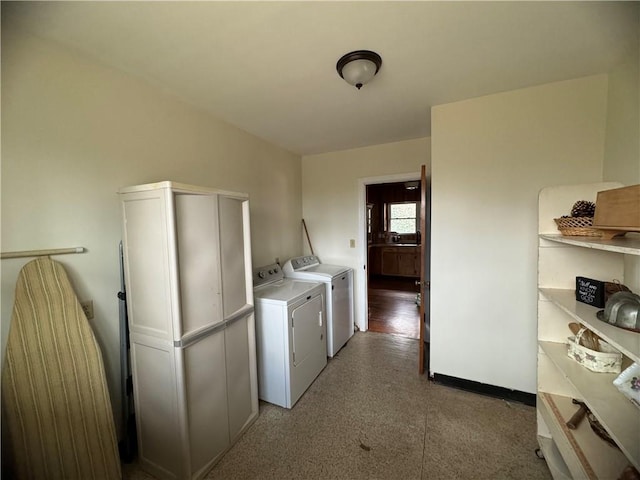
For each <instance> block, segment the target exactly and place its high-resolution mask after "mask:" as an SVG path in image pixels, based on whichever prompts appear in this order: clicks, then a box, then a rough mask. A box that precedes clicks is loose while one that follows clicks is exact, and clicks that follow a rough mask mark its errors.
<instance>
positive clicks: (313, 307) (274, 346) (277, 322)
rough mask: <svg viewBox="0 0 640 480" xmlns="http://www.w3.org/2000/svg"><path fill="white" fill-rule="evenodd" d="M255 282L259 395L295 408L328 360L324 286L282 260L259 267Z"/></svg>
mask: <svg viewBox="0 0 640 480" xmlns="http://www.w3.org/2000/svg"><path fill="white" fill-rule="evenodd" d="M253 286H254V289H253V296H254V302H255V318H256V351H257V363H258V397H259V398H260V399H261V400H264V401H266V402H269V403H273V404H275V405H279V406H281V407H285V408H292V407H293V406H294V405H295V403H296V402H297V401H298V399H299V398H300V397H301V396H302V394H303V393H304V392H305V391H306V390H307V388H309V386H310V385H311V384H312V383H313V381H314V380H315V379H316V377H317V376H318V375H319V374H320V372H322V370H323V369H324V367H325V366H326V365H327V342H326V334H327V327H326V322H325V307H324V305H325V301H324V295H325V288H324V285H323V284H322V283H319V282H310V281H301V280H293V279H289V278H284V273H283V271H282V269H281V268H280V266H279V265H278V264H273V265H268V266H266V267H260V268H257V269H255V270H254V272H253Z"/></svg>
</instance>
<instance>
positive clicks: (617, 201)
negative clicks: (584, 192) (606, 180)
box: [593, 185, 640, 238]
mask: <svg viewBox="0 0 640 480" xmlns="http://www.w3.org/2000/svg"><path fill="white" fill-rule="evenodd" d="M593 228H597V229H599V230H603V231H604V235H603V237H604V238H613V237H615V236H618V235H624V234H625V233H627V232H640V185H632V186H630V187H622V188H614V189H612V190H604V191H601V192H598V196H597V199H596V212H595V215H594V218H593Z"/></svg>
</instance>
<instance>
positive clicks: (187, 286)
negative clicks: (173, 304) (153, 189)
mask: <svg viewBox="0 0 640 480" xmlns="http://www.w3.org/2000/svg"><path fill="white" fill-rule="evenodd" d="M174 204H175V212H176V213H175V217H176V218H175V223H176V243H177V245H176V246H177V250H178V255H177V259H178V276H179V284H180V307H181V308H180V311H181V317H182V321H181V323H180V324H179V325H177V326H176V328H177V329H179V330H180V337H182V336H184V335H187V334H189V333H192V332H194V331H197V330H199V329H201V328H203V327H207V326H213V325H215V324H217V323H220V322H221V321H222V311H221V305H220V304H221V298H220V256H219V248H218V208H217V196H216V195H191V194H184V193H180V194H176V195H175V196H174ZM180 337H179V338H180Z"/></svg>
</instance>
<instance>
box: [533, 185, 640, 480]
mask: <svg viewBox="0 0 640 480" xmlns="http://www.w3.org/2000/svg"><path fill="white" fill-rule="evenodd" d="M619 186H620V184H617V183H599V184H589V185H573V186H565V187H549V188H546V189H544V190H542V191H541V192H540V197H539V244H538V245H539V248H538V401H537V409H538V440H539V444H540V448H541V450H542V452H543V453H544V455H545V459H546V460H547V463H548V464H549V468H550V470H551V472H552V474H553V476H554V478H556V479H561V478H562V479H566V478H588V479H617V478H618V477H619V476H620V473H621V472H622V470H623V469H624V468H625V467H626V466H628V465H633V466H634V467H635V468H637V469H638V470H640V409H638V408H637V407H636V406H635V405H634V404H633V403H631V402H630V401H629V400H628V399H627V398H626V397H624V396H623V395H622V394H621V393H620V392H619V391H618V390H617V389H616V388H615V386H614V385H613V380H614V379H615V378H616V377H617V374H607V373H594V372H591V371H589V370H588V369H586V368H585V367H583V366H581V365H579V364H578V363H577V362H575V361H574V360H572V359H571V358H569V357H568V356H567V345H566V343H567V337H569V336H570V335H571V332H570V330H569V328H568V324H569V323H571V322H578V323H580V324H581V325H583V326H585V327H586V328H588V329H590V330H592V331H593V332H595V333H596V334H598V335H599V336H600V337H601V338H602V339H604V340H605V341H607V342H608V343H609V344H610V345H612V346H613V347H615V348H616V349H618V350H619V351H620V352H621V353H622V354H623V355H624V358H623V365H622V368H623V369H624V368H626V367H627V366H628V365H630V364H631V363H632V362H640V334H638V333H635V332H630V331H626V330H623V329H620V328H618V327H615V326H613V325H610V324H608V323H606V322H603V321H600V320H598V319H597V317H596V313H597V312H598V310H599V309H598V308H595V307H592V306H590V305H586V304H584V303H580V302H577V301H576V300H575V277H576V276H585V277H589V278H595V279H598V280H604V281H612V280H619V281H620V282H622V283H624V275H625V271H624V265H625V262H624V258H625V256H626V255H634V256H640V238H639V237H638V236H636V235H627V236H625V237H617V238H614V239H612V240H601V239H599V238H597V237H563V236H562V235H560V234H558V231H557V229H556V227H555V224H554V222H553V218H558V217H560V216H561V215H566V214H567V213H568V212H569V211H570V209H571V206H572V205H573V203H574V202H575V201H577V200H591V201H595V198H596V194H597V192H598V191H602V190H608V189H611V188H617V187H619ZM572 399H577V400H580V401H583V402H584V403H586V404H587V406H588V407H589V409H590V410H591V411H592V412H593V414H594V416H595V417H596V418H597V419H598V421H599V422H600V423H601V425H602V426H603V427H604V428H605V429H606V430H607V432H608V433H609V435H610V436H611V437H612V439H613V440H614V441H615V442H616V444H617V445H618V447H619V448H615V447H613V446H610V445H609V444H608V443H607V442H605V441H604V440H602V439H601V438H600V437H599V436H597V435H596V434H595V433H594V432H593V431H592V429H591V427H590V425H589V422H588V421H587V419H585V420H583V421H582V423H581V424H580V426H579V427H578V428H577V429H575V430H570V429H569V428H568V427H567V426H566V422H567V420H568V419H569V418H571V416H572V415H573V414H574V413H575V411H576V410H577V408H578V406H577V405H575V404H573V403H572Z"/></svg>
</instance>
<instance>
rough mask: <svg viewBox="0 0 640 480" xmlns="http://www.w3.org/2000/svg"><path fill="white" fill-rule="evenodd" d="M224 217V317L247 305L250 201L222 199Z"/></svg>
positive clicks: (221, 214) (222, 232)
mask: <svg viewBox="0 0 640 480" xmlns="http://www.w3.org/2000/svg"><path fill="white" fill-rule="evenodd" d="M218 202H219V205H218V207H219V218H220V247H221V248H220V255H221V256H220V263H221V266H222V285H223V290H222V305H223V315H224V318H229V317H231V316H232V315H233V314H234V313H235V312H237V311H238V310H240V309H241V308H242V307H244V306H245V305H247V303H249V302H248V297H247V293H248V290H247V278H249V279H251V274H250V273H249V272H247V269H246V266H247V264H248V263H247V262H250V257H249V256H248V248H249V245H247V243H248V242H247V239H246V238H245V233H246V232H248V228H249V218H248V210H247V209H245V205H246V206H248V203H247V200H245V199H238V198H233V197H224V196H220V197H219V200H218Z"/></svg>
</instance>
